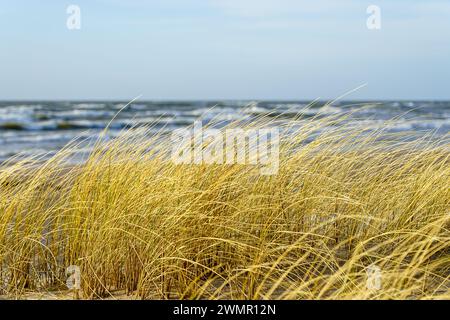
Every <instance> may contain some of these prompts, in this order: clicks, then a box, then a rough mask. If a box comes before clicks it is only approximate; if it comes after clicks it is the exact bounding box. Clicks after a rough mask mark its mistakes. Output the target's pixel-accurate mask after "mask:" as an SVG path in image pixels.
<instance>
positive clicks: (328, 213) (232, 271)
mask: <svg viewBox="0 0 450 320" xmlns="http://www.w3.org/2000/svg"><path fill="white" fill-rule="evenodd" d="M345 117H346V116H345V115H344V116H334V117H323V118H321V117H317V118H312V119H308V120H305V119H303V118H302V117H301V115H299V117H298V118H297V119H292V120H291V121H289V122H288V123H286V122H279V123H278V119H277V118H276V117H270V116H268V117H261V118H259V119H257V121H253V122H252V123H251V124H248V123H247V124H245V126H249V127H252V128H255V127H256V128H258V127H265V126H274V125H277V126H279V127H280V129H281V130H282V131H283V132H288V131H289V133H286V134H285V135H283V136H282V137H283V138H282V140H281V145H280V166H279V172H278V174H276V175H272V176H264V175H261V174H260V171H259V168H258V167H257V166H252V165H237V164H234V165H227V164H216V165H206V164H201V165H194V164H192V165H175V164H174V163H173V162H172V161H171V160H170V152H171V149H172V145H171V143H170V139H167V137H166V136H164V134H163V131H162V130H161V131H160V132H156V133H155V131H154V130H151V127H148V128H134V129H131V130H129V131H126V132H123V134H122V135H121V136H120V137H119V138H118V139H115V140H110V141H105V140H106V139H103V140H99V141H98V142H97V144H96V146H95V149H94V151H93V152H92V153H91V155H90V156H89V158H88V159H87V161H86V162H84V163H83V164H80V165H72V166H69V165H67V163H68V162H69V160H70V159H71V157H72V156H73V151H76V149H77V148H78V146H77V144H76V143H73V144H71V145H69V146H67V147H66V148H65V149H64V150H62V151H61V152H60V153H58V154H57V155H56V156H54V157H52V158H51V159H50V160H45V161H44V160H39V159H28V160H21V161H10V162H9V163H6V164H4V166H3V167H2V169H1V171H0V261H1V264H0V267H1V270H0V272H1V278H0V281H1V283H0V285H1V287H0V288H1V290H2V292H1V293H2V294H3V295H6V296H9V297H22V296H23V295H25V294H26V293H27V292H51V291H53V290H62V289H65V288H66V287H65V285H66V284H65V283H66V279H67V276H66V274H65V270H66V268H67V267H68V266H70V265H77V266H79V267H80V268H81V292H80V296H81V297H82V298H87V299H90V298H93V299H94V298H107V297H111V296H114V295H115V294H117V293H118V292H120V294H121V295H127V296H129V297H137V298H147V299H170V298H183V299H405V298H412V299H449V298H450V230H449V227H450V189H449V186H450V166H449V163H450V161H449V160H450V159H449V154H450V153H449V141H448V136H444V137H441V138H439V139H437V138H435V137H433V135H432V133H430V134H428V135H422V136H417V137H415V138H414V137H412V136H411V134H405V133H403V134H392V133H387V131H386V127H387V126H389V123H386V124H384V125H382V126H381V127H380V128H379V129H378V130H375V131H368V130H365V129H364V128H360V127H355V126H353V127H351V126H349V125H347V124H346V122H345V121H344V120H345ZM243 125H244V124H243V123H237V122H235V123H232V124H228V127H229V128H232V127H242V126H243ZM311 136H313V137H314V140H312V141H311V140H309V139H310V138H311ZM101 138H104V137H103V136H102V137H101ZM370 266H377V267H379V268H380V270H381V288H380V289H379V290H377V289H373V288H372V289H371V288H370V287H369V288H368V287H367V280H368V277H367V268H369V267H370Z"/></svg>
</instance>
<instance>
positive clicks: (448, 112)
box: [0, 101, 450, 161]
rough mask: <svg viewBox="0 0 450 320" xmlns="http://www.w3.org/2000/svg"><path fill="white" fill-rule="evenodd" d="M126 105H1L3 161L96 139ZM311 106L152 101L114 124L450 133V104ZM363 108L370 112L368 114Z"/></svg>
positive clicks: (114, 128) (112, 130) (139, 104)
mask: <svg viewBox="0 0 450 320" xmlns="http://www.w3.org/2000/svg"><path fill="white" fill-rule="evenodd" d="M126 103H127V102H126V101H113V102H112V101H104V102H102V101H95V102H89V101H83V102H80V101H77V102H70V101H67V102H61V101H27V102H21V101H14V102H8V101H3V102H0V161H4V160H5V159H8V158H10V157H12V156H17V155H21V156H24V157H26V156H31V155H40V154H46V155H47V156H51V155H52V154H54V153H55V152H57V151H58V150H60V149H61V148H62V147H63V146H64V145H66V144H67V143H68V142H70V141H71V140H73V139H74V138H75V137H77V138H81V139H89V138H90V139H95V138H96V137H97V136H98V134H99V133H100V131H101V130H102V129H103V128H105V126H106V125H107V124H108V122H109V121H110V120H111V119H112V118H113V117H114V115H115V114H116V113H117V112H118V111H119V110H120V109H121V108H122V107H123V106H124V105H125V104H126ZM309 103H310V101H288V102H286V101H262V102H255V101H182V102H180V101H177V102H170V101H164V102H161V101H147V102H135V103H132V104H131V105H129V106H128V107H127V108H126V109H124V110H123V111H122V112H121V113H120V114H119V115H118V116H117V118H116V119H115V121H114V122H113V123H112V125H111V127H110V131H109V135H110V136H111V137H114V136H115V135H117V134H118V133H119V132H120V131H121V130H122V129H126V128H128V127H130V126H132V125H138V126H140V125H147V124H154V123H155V121H158V125H156V126H154V129H155V130H167V131H170V130H174V129H176V128H180V127H184V126H187V125H190V124H192V123H193V122H194V121H195V120H196V119H198V117H199V116H203V117H202V119H203V120H204V121H208V119H212V118H214V119H219V120H222V121H224V122H226V121H233V120H236V119H249V120H251V119H252V118H253V117H256V116H259V115H263V114H267V115H270V116H276V115H280V114H282V115H283V116H282V118H283V119H286V120H287V119H289V117H292V116H294V115H296V114H297V113H298V112H301V111H302V110H303V113H304V115H305V116H306V117H308V116H310V117H313V116H316V115H317V114H320V115H327V114H339V113H343V112H349V111H355V110H359V111H355V112H354V113H353V114H352V116H351V117H350V119H349V121H352V122H355V123H359V124H361V125H364V126H367V127H369V128H370V127H374V128H375V127H376V126H377V125H379V124H380V123H382V122H383V121H385V120H390V119H395V120H393V121H392V123H391V125H390V130H391V131H414V132H429V131H433V132H434V134H435V136H436V137H439V136H442V135H446V134H448V132H449V131H450V101H448V102H444V101H439V102H433V101H385V102H381V103H380V102H373V101H369V102H361V101H358V102H356V101H341V102H336V103H333V104H331V105H326V104H325V103H324V102H317V103H316V104H315V105H313V106H312V107H310V108H308V110H307V111H304V110H305V107H306V106H307V105H308V104H309ZM363 106H370V107H368V108H363V109H362V110H361V107H363Z"/></svg>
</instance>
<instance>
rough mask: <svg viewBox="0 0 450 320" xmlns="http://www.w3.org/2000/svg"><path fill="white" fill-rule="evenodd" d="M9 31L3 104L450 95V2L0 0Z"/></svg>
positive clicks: (2, 22)
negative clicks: (76, 14) (373, 10)
mask: <svg viewBox="0 0 450 320" xmlns="http://www.w3.org/2000/svg"><path fill="white" fill-rule="evenodd" d="M70 4H75V5H78V6H79V7H80V9H81V29H80V30H72V31H71V30H68V29H67V28H66V19H67V18H68V14H67V13H66V8H67V6H68V5H70ZM371 4H374V5H378V6H379V7H380V8H381V14H382V16H381V18H382V20H381V23H382V28H381V30H368V29H367V27H366V20H367V18H368V14H367V13H366V9H367V7H368V6H369V5H371ZM0 39H1V42H2V45H1V47H0V100H4V99H19V100H20V99H27V100H29V99H126V100H127V99H131V98H133V97H135V96H137V95H139V94H142V95H143V96H142V99H145V100H151V99H284V100H291V99H313V98H319V97H320V98H335V97H338V96H340V95H341V94H343V93H345V92H347V91H349V90H352V89H354V88H356V87H358V86H360V85H361V84H365V83H367V86H366V87H364V88H362V89H360V90H358V91H357V92H355V93H352V94H351V95H349V96H348V99H375V100H381V99H450V1H448V0H428V1H426V0H424V1H416V0H386V1H385V0H380V1H377V0H369V1H365V0H341V1H336V0H314V1H311V0H148V1H144V0H141V1H138V0H110V1H107V0H72V1H62V0H41V1H30V0H10V1H5V0H0Z"/></svg>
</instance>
